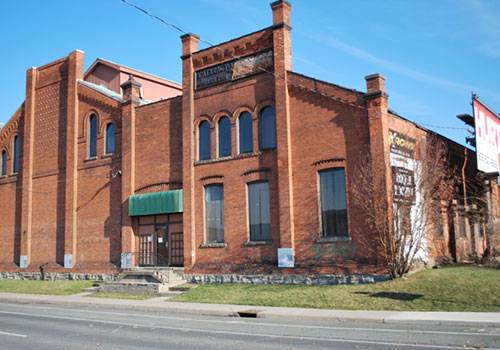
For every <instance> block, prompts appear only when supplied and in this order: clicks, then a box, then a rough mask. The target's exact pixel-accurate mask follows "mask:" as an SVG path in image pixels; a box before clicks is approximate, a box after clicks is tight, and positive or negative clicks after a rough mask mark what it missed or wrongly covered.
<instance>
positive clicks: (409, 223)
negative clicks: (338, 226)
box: [351, 131, 458, 278]
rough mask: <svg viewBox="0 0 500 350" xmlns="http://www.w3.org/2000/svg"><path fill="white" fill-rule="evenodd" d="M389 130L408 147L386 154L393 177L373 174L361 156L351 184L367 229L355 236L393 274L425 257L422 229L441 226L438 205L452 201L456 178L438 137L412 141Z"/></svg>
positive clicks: (444, 146)
mask: <svg viewBox="0 0 500 350" xmlns="http://www.w3.org/2000/svg"><path fill="white" fill-rule="evenodd" d="M391 132H392V131H391ZM393 133H394V135H392V136H393V137H399V139H398V140H400V139H401V138H405V139H404V140H403V141H401V142H400V144H403V145H406V146H407V147H408V149H409V150H408V152H406V153H405V152H404V151H405V150H403V151H402V152H400V153H399V154H398V150H397V149H395V151H394V153H391V172H392V179H386V177H385V176H383V175H382V176H381V174H376V171H377V170H376V169H374V168H373V166H372V163H371V161H370V159H364V160H362V161H361V162H360V163H359V164H358V166H357V169H356V170H355V173H356V176H354V181H353V184H352V186H351V188H352V197H353V198H354V201H355V205H357V206H358V207H359V208H360V210H361V212H362V213H363V216H364V219H365V221H366V226H365V229H366V228H367V229H368V230H366V231H365V232H363V233H362V234H359V235H358V236H359V237H362V238H361V242H360V243H362V244H364V245H366V247H367V248H368V249H369V250H370V251H371V252H372V253H373V254H374V255H375V256H376V257H377V259H378V261H379V262H381V263H382V264H384V266H385V267H386V268H387V270H388V272H389V274H390V275H391V276H392V277H393V278H397V277H401V276H403V275H404V274H406V273H407V272H408V271H409V270H410V268H411V267H412V266H413V265H414V264H415V263H416V262H417V261H419V260H426V258H427V231H428V229H430V228H433V227H436V225H440V223H441V220H442V214H441V208H442V204H443V203H449V202H451V200H452V198H453V195H454V193H455V188H456V186H457V181H458V180H457V179H458V178H457V176H456V169H455V168H454V167H452V166H450V164H449V162H448V155H447V148H446V144H445V143H444V142H443V141H441V140H439V139H438V138H437V136H434V135H432V136H429V137H428V138H427V139H426V140H424V141H421V142H417V141H416V140H413V139H411V138H409V137H406V136H404V135H402V134H399V133H396V132H393ZM391 141H393V139H391ZM412 142H413V146H412ZM417 146H418V147H417ZM412 147H413V148H412ZM410 148H412V149H410ZM410 151H411V152H410ZM391 152H393V148H392V146H391ZM384 174H385V172H384ZM387 180H389V183H390V184H391V183H392V186H390V185H389V186H388V185H387Z"/></svg>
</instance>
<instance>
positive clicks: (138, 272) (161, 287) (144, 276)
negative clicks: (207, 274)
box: [99, 267, 185, 295]
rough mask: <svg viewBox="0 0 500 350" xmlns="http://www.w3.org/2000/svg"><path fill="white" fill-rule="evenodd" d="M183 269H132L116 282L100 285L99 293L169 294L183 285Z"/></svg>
mask: <svg viewBox="0 0 500 350" xmlns="http://www.w3.org/2000/svg"><path fill="white" fill-rule="evenodd" d="M183 277H184V269H183V268H178V267H160V268H156V267H155V268H134V269H133V270H131V271H127V272H124V273H122V274H121V275H120V276H119V277H118V279H117V281H114V282H106V283H101V284H100V285H99V291H102V292H108V293H131V294H146V295H154V294H162V295H165V294H170V293H177V292H180V291H179V290H177V291H175V290H174V291H171V289H172V288H175V286H178V285H180V284H183V283H185V281H184V279H183Z"/></svg>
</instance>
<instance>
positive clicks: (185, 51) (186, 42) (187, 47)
mask: <svg viewBox="0 0 500 350" xmlns="http://www.w3.org/2000/svg"><path fill="white" fill-rule="evenodd" d="M181 40H182V56H181V58H182V59H185V58H187V57H186V56H190V55H191V54H192V53H193V52H196V51H198V42H199V41H200V37H199V36H197V35H194V34H193V33H189V34H185V35H183V36H181Z"/></svg>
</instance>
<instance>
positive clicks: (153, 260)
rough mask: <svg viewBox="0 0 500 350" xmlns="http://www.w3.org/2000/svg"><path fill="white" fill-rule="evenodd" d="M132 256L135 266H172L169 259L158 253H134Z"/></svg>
mask: <svg viewBox="0 0 500 350" xmlns="http://www.w3.org/2000/svg"><path fill="white" fill-rule="evenodd" d="M131 254H132V261H133V262H134V264H133V265H135V266H170V261H169V260H168V258H167V257H165V256H163V255H161V254H159V253H157V252H134V253H131Z"/></svg>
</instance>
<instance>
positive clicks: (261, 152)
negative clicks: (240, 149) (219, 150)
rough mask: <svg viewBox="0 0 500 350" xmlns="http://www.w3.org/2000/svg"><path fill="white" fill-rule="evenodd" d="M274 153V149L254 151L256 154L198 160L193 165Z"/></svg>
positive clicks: (249, 153) (239, 154)
mask: <svg viewBox="0 0 500 350" xmlns="http://www.w3.org/2000/svg"><path fill="white" fill-rule="evenodd" d="M275 152H276V149H274V148H271V149H265V150H261V151H256V152H248V153H238V154H235V155H231V156H226V157H220V158H210V159H199V160H197V161H195V162H194V165H202V164H212V163H218V162H225V161H228V160H234V159H241V158H250V157H256V156H260V155H262V154H266V153H275Z"/></svg>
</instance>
